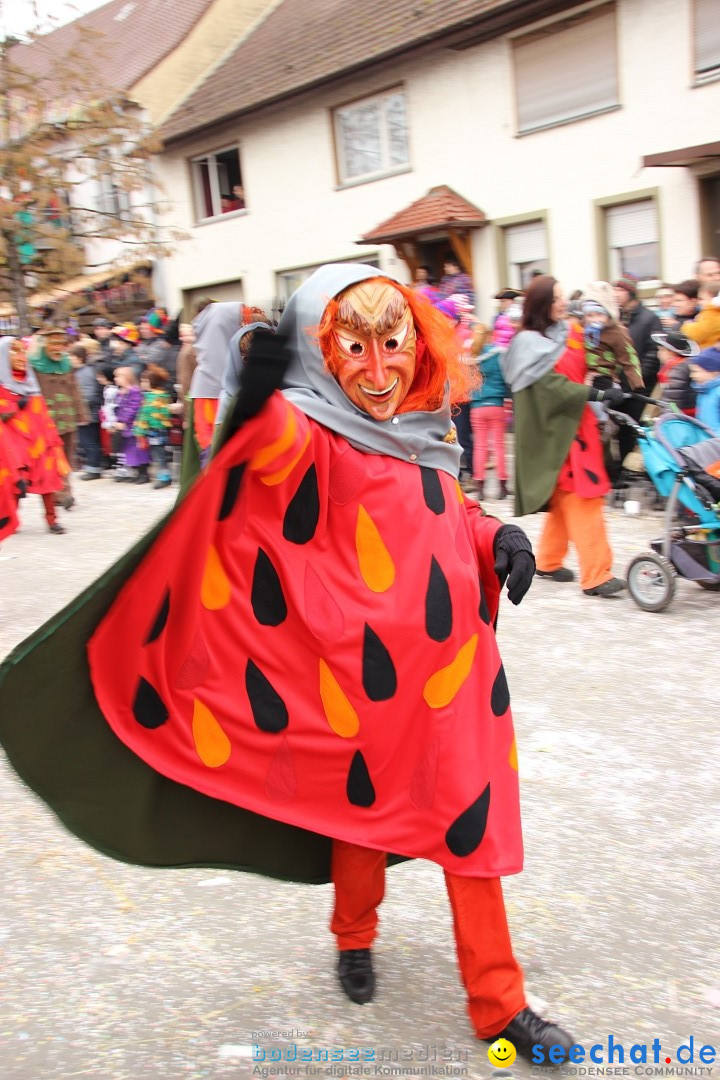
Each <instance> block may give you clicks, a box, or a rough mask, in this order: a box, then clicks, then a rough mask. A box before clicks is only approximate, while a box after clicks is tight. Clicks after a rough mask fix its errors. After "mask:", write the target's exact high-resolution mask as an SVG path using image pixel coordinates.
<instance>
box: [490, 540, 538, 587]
mask: <svg viewBox="0 0 720 1080" xmlns="http://www.w3.org/2000/svg"><path fill="white" fill-rule="evenodd" d="M493 552H494V554H495V566H494V567H493V569H494V571H495V573H496V574H497V576H498V578H499V579H500V587H501V588H502V586H503V585H504V584H505V579H506V578H507V586H508V599H509V601H510V603H511V604H519V603H520V601H521V600H522V598H523V596H524V595H525V593H526V592H527V591H528V589H529V588H530V586H531V585H532V580H533V577H534V576H535V556H534V555H533V550H532V544H531V543H530V541H529V540H528V538H527V536H526V535H525V533H524V532H523V530H522V529H520V528H519V527H518V526H517V525H501V526H500V528H499V529H498V531H497V532H496V533H495V540H494V542H493Z"/></svg>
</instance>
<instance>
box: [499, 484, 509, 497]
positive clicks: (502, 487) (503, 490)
mask: <svg viewBox="0 0 720 1080" xmlns="http://www.w3.org/2000/svg"><path fill="white" fill-rule="evenodd" d="M509 494H510V492H509V491H508V486H507V480H501V481H500V491H499V493H498V500H500V499H507V497H508V495H509Z"/></svg>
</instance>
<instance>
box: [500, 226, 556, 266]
mask: <svg viewBox="0 0 720 1080" xmlns="http://www.w3.org/2000/svg"><path fill="white" fill-rule="evenodd" d="M505 251H506V254H507V261H508V263H509V264H510V265H511V266H514V265H524V264H525V263H531V262H539V261H540V260H542V259H547V257H548V256H547V237H546V235H545V222H544V221H529V222H528V223H527V224H526V225H509V226H508V227H507V228H506V229H505Z"/></svg>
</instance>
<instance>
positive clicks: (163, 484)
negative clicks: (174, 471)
mask: <svg viewBox="0 0 720 1080" xmlns="http://www.w3.org/2000/svg"><path fill="white" fill-rule="evenodd" d="M171 484H172V480H156V481H155V483H154V484H153V488H154V489H155V491H159V490H160V488H166V487H170V485H171Z"/></svg>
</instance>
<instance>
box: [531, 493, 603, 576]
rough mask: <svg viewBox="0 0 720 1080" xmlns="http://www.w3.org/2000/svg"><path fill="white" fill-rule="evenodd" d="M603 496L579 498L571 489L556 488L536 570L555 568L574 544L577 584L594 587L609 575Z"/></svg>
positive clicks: (557, 567)
mask: <svg viewBox="0 0 720 1080" xmlns="http://www.w3.org/2000/svg"><path fill="white" fill-rule="evenodd" d="M604 505H605V500H604V499H603V498H598V499H581V498H580V497H579V496H578V495H576V494H575V492H574V491H560V489H559V488H556V489H555V491H554V493H553V496H552V498H551V500H550V511H549V513H548V516H547V518H546V519H545V528H544V529H543V533H542V536H541V537H540V546H539V548H538V552H537V568H538V570H546V571H552V570H558V569H559V568H560V567H561V566H562V563H563V559H564V558H565V555H566V554H567V549H568V541H570V540H571V541H572V542H573V544H574V545H575V548H576V550H577V554H578V561H579V563H580V587H581V588H582V589H594V588H596V587H597V586H598V585H602V583H603V582H604V581H609V580H610V578H611V577H612V551H611V550H610V545H609V543H608V539H607V533H606V532H605V518H604V516H603V508H604Z"/></svg>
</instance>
